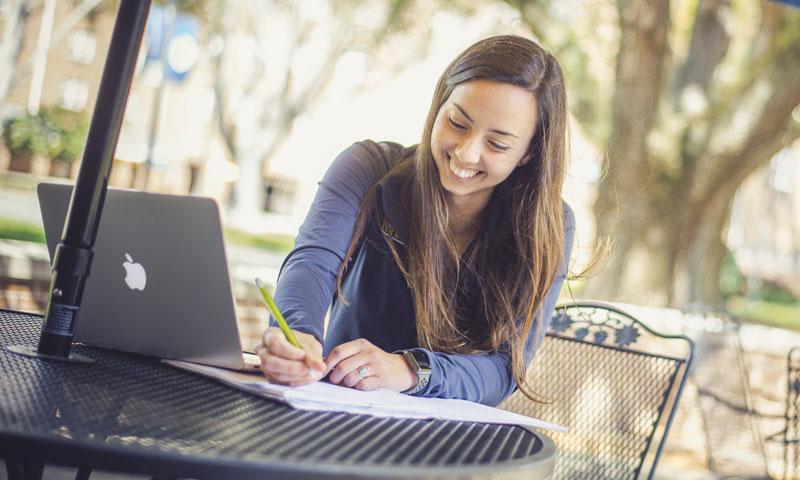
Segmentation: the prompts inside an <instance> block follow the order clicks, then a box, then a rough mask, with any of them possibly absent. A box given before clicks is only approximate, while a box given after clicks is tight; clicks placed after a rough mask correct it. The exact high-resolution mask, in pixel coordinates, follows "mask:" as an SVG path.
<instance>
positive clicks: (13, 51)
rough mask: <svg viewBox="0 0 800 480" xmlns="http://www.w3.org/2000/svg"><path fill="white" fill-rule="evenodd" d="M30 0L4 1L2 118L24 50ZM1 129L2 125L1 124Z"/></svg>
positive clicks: (0, 42)
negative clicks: (15, 71) (16, 67)
mask: <svg viewBox="0 0 800 480" xmlns="http://www.w3.org/2000/svg"><path fill="white" fill-rule="evenodd" d="M29 3H30V2H29V0H10V1H8V2H2V3H0V5H2V12H1V13H2V15H0V18H2V20H3V36H2V37H0V119H2V118H3V110H4V107H5V100H6V98H7V97H8V94H9V93H10V92H11V84H12V79H13V75H14V66H15V65H16V63H17V59H18V58H19V54H20V51H21V50H22V39H23V37H24V35H23V32H24V31H25V24H26V22H27V20H28V15H29V13H30V12H29V8H30V6H29V5H28V4H29ZM0 130H2V126H1V125H0Z"/></svg>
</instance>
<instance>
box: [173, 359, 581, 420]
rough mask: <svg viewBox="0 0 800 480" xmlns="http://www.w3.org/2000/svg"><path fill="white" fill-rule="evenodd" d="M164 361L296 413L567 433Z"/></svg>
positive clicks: (489, 415)
mask: <svg viewBox="0 0 800 480" xmlns="http://www.w3.org/2000/svg"><path fill="white" fill-rule="evenodd" d="M164 363H167V364H169V365H172V366H174V367H178V368H181V369H184V370H188V371H190V372H194V373H197V374H199V375H203V376H205V377H210V378H213V379H215V380H217V381H219V382H222V383H224V384H226V385H229V386H232V387H234V388H237V389H239V390H243V391H246V392H248V393H251V394H253V395H258V396H261V397H266V398H270V399H273V400H277V401H279V402H282V403H285V404H287V405H289V406H291V407H293V408H296V409H299V410H316V411H325V412H347V413H355V414H363V415H373V416H379V417H396V418H417V419H437V420H455V421H463V422H479V423H497V424H505V425H520V426H523V427H530V428H545V429H548V430H554V431H557V432H566V431H567V429H566V428H564V427H562V426H561V425H556V424H554V423H548V422H545V421H542V420H538V419H536V418H532V417H527V416H525V415H520V414H517V413H513V412H509V411H506V410H501V409H499V408H493V407H489V406H486V405H481V404H479V403H474V402H469V401H466V400H454V399H441V398H422V397H414V396H411V395H404V394H402V393H397V392H392V391H389V390H373V391H369V392H365V391H361V390H356V389H354V388H347V387H341V386H339V385H334V384H332V383H327V382H315V383H311V384H308V385H304V386H302V387H287V386H283V385H277V384H273V383H270V382H269V381H268V380H267V379H266V378H264V377H263V376H262V375H259V374H253V373H242V372H232V371H230V370H224V369H220V368H214V367H209V366H205V365H198V364H194V363H188V362H181V361H175V360H164Z"/></svg>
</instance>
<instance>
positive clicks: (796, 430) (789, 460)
mask: <svg viewBox="0 0 800 480" xmlns="http://www.w3.org/2000/svg"><path fill="white" fill-rule="evenodd" d="M786 363H787V365H786V373H787V377H786V414H785V417H784V419H785V422H786V428H784V429H783V431H782V432H780V433H779V434H776V435H773V436H772V437H770V439H771V440H779V441H780V442H781V443H783V448H784V450H783V478H784V480H797V479H800V347H794V348H792V349H791V350H789V354H788V355H787V358H786Z"/></svg>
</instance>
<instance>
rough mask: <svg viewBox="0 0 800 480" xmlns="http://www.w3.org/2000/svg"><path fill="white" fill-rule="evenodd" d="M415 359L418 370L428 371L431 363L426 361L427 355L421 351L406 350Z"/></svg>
mask: <svg viewBox="0 0 800 480" xmlns="http://www.w3.org/2000/svg"><path fill="white" fill-rule="evenodd" d="M406 351H407V352H408V353H409V354H410V355H411V356H412V357H413V358H414V360H415V361H416V363H417V367H418V369H419V370H420V371H423V372H424V373H428V372H430V370H431V364H430V363H428V356H427V355H425V353H423V352H419V351H417V350H406Z"/></svg>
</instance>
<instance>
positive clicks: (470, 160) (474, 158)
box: [455, 137, 481, 165]
mask: <svg viewBox="0 0 800 480" xmlns="http://www.w3.org/2000/svg"><path fill="white" fill-rule="evenodd" d="M455 154H456V157H457V158H458V161H459V163H461V164H462V165H469V164H474V163H478V160H480V158H481V151H480V142H478V141H476V139H475V138H474V137H469V138H464V139H462V141H461V142H460V143H459V144H458V145H457V146H456V149H455Z"/></svg>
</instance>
